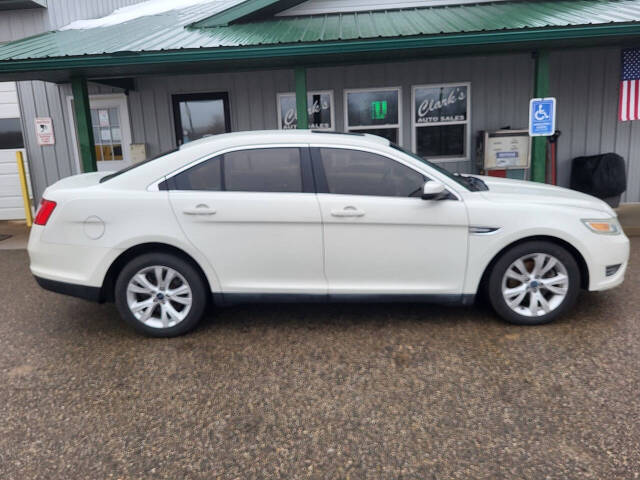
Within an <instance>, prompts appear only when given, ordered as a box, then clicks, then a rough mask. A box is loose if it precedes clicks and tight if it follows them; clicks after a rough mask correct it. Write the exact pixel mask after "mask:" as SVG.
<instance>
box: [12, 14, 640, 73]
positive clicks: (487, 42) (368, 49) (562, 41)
mask: <svg viewBox="0 0 640 480" xmlns="http://www.w3.org/2000/svg"><path fill="white" fill-rule="evenodd" d="M638 39H640V22H633V23H626V24H605V25H588V26H583V27H554V28H542V29H528V30H515V31H498V32H479V33H460V34H448V35H430V36H418V37H393V38H376V39H366V40H348V41H334V42H310V43H296V44H283V45H269V46H251V47H232V48H220V47H218V48H199V49H185V50H169V51H145V52H119V53H116V54H103V55H86V56H77V57H55V58H42V59H28V60H7V61H3V62H0V81H12V80H45V81H51V82H58V83H60V82H66V81H69V80H70V79H71V78H72V77H74V76H84V77H87V78H117V77H125V76H141V75H149V74H183V73H204V72H215V71H222V70H228V69H229V68H233V69H235V70H241V69H252V68H281V67H288V66H293V65H306V66H315V65H327V64H340V63H362V62H372V61H389V60H400V59H410V58H424V57H425V56H442V55H470V54H480V53H505V52H514V51H532V50H537V49H560V48H566V47H588V46H596V45H628V44H629V43H631V42H637V41H638Z"/></svg>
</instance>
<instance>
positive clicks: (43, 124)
mask: <svg viewBox="0 0 640 480" xmlns="http://www.w3.org/2000/svg"><path fill="white" fill-rule="evenodd" d="M36 138H37V139H38V145H41V146H42V145H55V143H56V138H55V136H54V135H53V122H52V121H51V117H39V118H36Z"/></svg>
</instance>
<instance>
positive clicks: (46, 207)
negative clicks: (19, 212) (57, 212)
mask: <svg viewBox="0 0 640 480" xmlns="http://www.w3.org/2000/svg"><path fill="white" fill-rule="evenodd" d="M56 205H57V204H56V202H52V201H51V200H47V199H45V198H43V199H42V201H41V202H40V208H38V212H37V213H36V219H35V220H34V221H33V223H35V224H36V225H46V224H47V222H48V221H49V217H50V216H51V214H52V213H53V209H54V208H56Z"/></svg>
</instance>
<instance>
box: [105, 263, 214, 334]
mask: <svg viewBox="0 0 640 480" xmlns="http://www.w3.org/2000/svg"><path fill="white" fill-rule="evenodd" d="M115 301H116V307H117V309H118V311H119V312H120V315H121V316H122V318H123V319H124V320H125V321H126V322H127V323H128V324H129V325H131V326H132V327H133V328H135V329H136V330H137V331H138V332H141V333H144V334H146V335H150V336H153V337H174V336H177V335H182V334H184V333H186V332H188V331H190V330H192V329H193V328H194V327H195V326H196V325H197V324H198V322H199V321H200V319H201V318H202V315H203V313H204V309H205V307H206V304H207V296H206V288H205V285H204V281H203V279H202V276H201V275H200V273H199V272H198V271H197V270H196V269H195V268H194V267H193V266H192V265H191V264H190V263H189V262H187V261H185V260H183V259H182V258H179V257H176V256H174V255H170V254H166V253H148V254H144V255H141V256H139V257H136V258H134V259H133V260H131V261H130V262H129V263H128V264H127V265H126V266H125V267H124V268H123V269H122V272H120V275H119V276H118V279H117V281H116V285H115Z"/></svg>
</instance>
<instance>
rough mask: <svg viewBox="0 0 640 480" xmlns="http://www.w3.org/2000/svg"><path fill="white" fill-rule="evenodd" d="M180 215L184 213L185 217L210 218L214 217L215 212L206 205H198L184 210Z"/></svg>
mask: <svg viewBox="0 0 640 480" xmlns="http://www.w3.org/2000/svg"><path fill="white" fill-rule="evenodd" d="M182 213H184V214H185V215H204V216H210V215H215V214H216V211H215V210H214V209H212V208H209V206H208V205H204V204H200V205H197V206H196V208H187V209H186V210H183V211H182Z"/></svg>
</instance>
